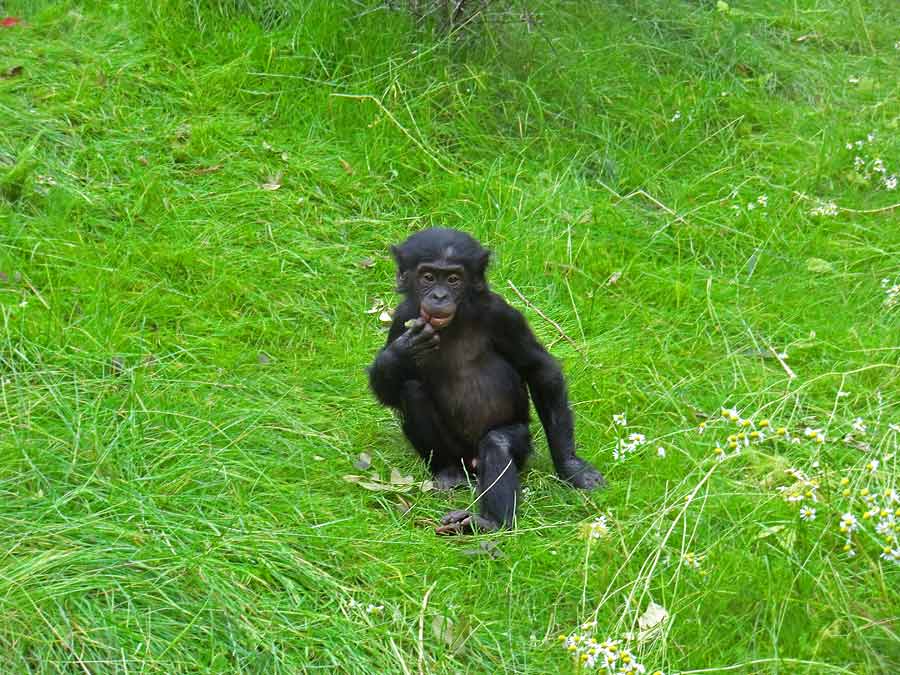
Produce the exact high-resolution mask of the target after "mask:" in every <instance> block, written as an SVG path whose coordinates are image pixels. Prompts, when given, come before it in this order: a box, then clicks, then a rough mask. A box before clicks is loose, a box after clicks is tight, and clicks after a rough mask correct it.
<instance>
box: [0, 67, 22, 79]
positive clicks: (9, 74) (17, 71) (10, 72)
mask: <svg viewBox="0 0 900 675" xmlns="http://www.w3.org/2000/svg"><path fill="white" fill-rule="evenodd" d="M24 72H25V69H24V68H23V67H22V66H13V67H12V68H7V69H6V70H4V71H3V72H2V73H0V79H2V80H11V79H12V78H14V77H19V75H21V74H22V73H24Z"/></svg>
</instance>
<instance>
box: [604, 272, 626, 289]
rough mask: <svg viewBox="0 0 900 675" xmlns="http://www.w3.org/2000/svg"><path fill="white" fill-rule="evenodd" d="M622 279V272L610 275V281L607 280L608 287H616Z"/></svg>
mask: <svg viewBox="0 0 900 675" xmlns="http://www.w3.org/2000/svg"><path fill="white" fill-rule="evenodd" d="M621 278H622V273H621V272H613V273H612V274H610V275H609V279H607V281H606V285H607V286H615V285H616V284H617V283H618V282H619V279H621Z"/></svg>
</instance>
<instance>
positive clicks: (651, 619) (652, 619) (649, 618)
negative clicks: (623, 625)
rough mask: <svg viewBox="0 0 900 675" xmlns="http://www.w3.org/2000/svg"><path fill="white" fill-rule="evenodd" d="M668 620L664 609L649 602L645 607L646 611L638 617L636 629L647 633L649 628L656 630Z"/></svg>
mask: <svg viewBox="0 0 900 675" xmlns="http://www.w3.org/2000/svg"><path fill="white" fill-rule="evenodd" d="M668 618H669V612H668V611H667V610H666V608H665V607H663V606H662V605H657V604H656V603H655V602H651V603H650V604H649V605H647V609H646V611H645V612H644V613H643V614H641V615H640V616H639V617H638V628H640V629H641V630H642V631H648V630H650V629H651V628H656V627H657V626H659V625H660V624H661V623H663V622H664V621H665V620H666V619H668Z"/></svg>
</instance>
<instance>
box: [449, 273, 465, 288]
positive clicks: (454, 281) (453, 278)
mask: <svg viewBox="0 0 900 675" xmlns="http://www.w3.org/2000/svg"><path fill="white" fill-rule="evenodd" d="M460 281H462V279H461V278H460V276H459V275H458V274H451V275H450V276H449V277H447V283H448V284H450V285H451V286H459V282H460Z"/></svg>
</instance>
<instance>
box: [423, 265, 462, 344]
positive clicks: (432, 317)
mask: <svg viewBox="0 0 900 675" xmlns="http://www.w3.org/2000/svg"><path fill="white" fill-rule="evenodd" d="M464 290H465V270H464V269H463V267H462V266H460V265H444V264H441V263H438V262H432V263H422V264H421V265H419V266H418V267H417V268H416V291H417V293H418V296H419V313H420V315H421V317H422V318H423V319H425V321H427V322H428V323H430V324H431V327H432V328H434V329H435V330H440V329H441V328H445V327H447V326H449V325H450V322H451V321H453V317H454V316H455V315H456V307H457V305H458V304H459V302H460V299H461V298H462V297H463V291H464Z"/></svg>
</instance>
